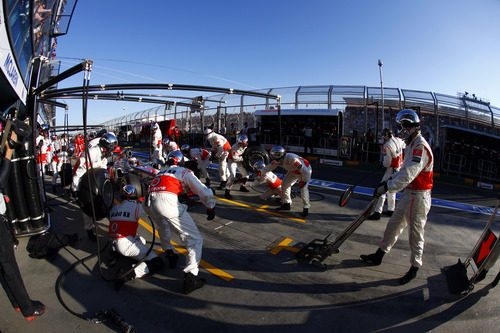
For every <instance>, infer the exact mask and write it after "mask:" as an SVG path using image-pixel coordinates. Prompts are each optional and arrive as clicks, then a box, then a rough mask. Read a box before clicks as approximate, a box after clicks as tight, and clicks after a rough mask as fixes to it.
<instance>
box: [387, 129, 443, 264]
mask: <svg viewBox="0 0 500 333" xmlns="http://www.w3.org/2000/svg"><path fill="white" fill-rule="evenodd" d="M433 165H434V156H433V155H432V150H431V147H430V146H429V144H428V143H427V141H425V139H424V137H423V136H422V135H421V134H420V133H419V134H417V135H416V136H415V138H414V139H413V140H412V141H411V142H410V144H408V145H407V146H406V149H405V152H404V160H403V166H402V167H401V170H399V171H398V172H397V173H395V174H394V175H393V176H392V179H389V180H388V181H387V189H388V191H390V192H399V191H401V190H403V189H404V193H403V196H402V197H401V199H400V201H399V202H398V204H397V205H396V209H395V210H394V214H393V215H392V217H391V218H390V220H389V222H388V223H387V227H386V229H385V232H384V238H383V239H382V241H381V243H380V249H381V250H382V251H384V252H385V253H387V252H389V251H390V250H391V248H392V246H393V245H394V244H395V243H396V241H397V240H398V237H399V235H400V234H401V233H402V232H403V230H404V229H405V227H406V226H407V225H409V229H408V232H409V242H410V250H411V255H410V263H411V265H412V266H414V267H421V266H422V255H423V252H424V227H425V223H426V221H427V213H429V210H430V208H431V189H432V184H433V179H432V177H433V171H432V168H433Z"/></svg>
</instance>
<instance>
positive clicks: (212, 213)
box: [207, 208, 215, 221]
mask: <svg viewBox="0 0 500 333" xmlns="http://www.w3.org/2000/svg"><path fill="white" fill-rule="evenodd" d="M214 218H215V208H207V220H209V221H211V220H213V219H214Z"/></svg>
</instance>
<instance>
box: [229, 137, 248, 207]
mask: <svg viewBox="0 0 500 333" xmlns="http://www.w3.org/2000/svg"><path fill="white" fill-rule="evenodd" d="M247 147H248V137H247V136H246V135H245V134H242V135H240V136H239V137H238V140H236V143H235V144H234V145H233V146H232V147H231V150H230V151H229V155H228V157H227V161H228V164H229V179H228V180H227V184H226V191H225V193H224V197H226V198H228V199H231V193H230V192H231V187H233V183H234V180H235V179H236V169H238V170H239V171H240V174H241V177H242V178H243V179H244V181H243V182H245V181H246V179H248V171H247V169H246V168H245V165H244V164H243V154H244V153H245V150H246V149H247ZM240 191H242V192H248V189H247V188H246V187H245V185H243V183H242V184H241V187H240Z"/></svg>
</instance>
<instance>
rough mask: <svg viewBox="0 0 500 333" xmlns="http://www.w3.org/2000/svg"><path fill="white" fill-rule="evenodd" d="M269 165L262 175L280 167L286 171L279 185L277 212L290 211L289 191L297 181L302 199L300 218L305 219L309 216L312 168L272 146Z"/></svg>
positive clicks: (280, 148) (296, 157)
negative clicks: (279, 199)
mask: <svg viewBox="0 0 500 333" xmlns="http://www.w3.org/2000/svg"><path fill="white" fill-rule="evenodd" d="M270 155H271V159H272V161H271V163H270V164H268V165H267V166H266V167H265V168H263V169H262V173H266V172H268V171H272V170H274V169H276V168H277V167H282V168H283V169H285V170H287V171H288V172H287V173H286V175H285V177H284V178H283V182H282V183H281V192H282V195H281V197H282V203H281V207H279V208H278V209H279V210H290V208H291V207H290V205H291V203H292V198H291V195H290V194H291V190H292V185H293V184H295V182H296V181H297V180H298V181H299V188H300V196H301V198H302V204H303V210H302V216H303V217H306V216H307V215H308V214H309V208H310V207H311V203H310V201H309V182H310V181H311V174H312V168H311V164H310V163H309V161H307V160H306V159H304V158H302V157H300V156H298V155H296V154H293V153H287V152H286V151H285V148H283V147H281V146H274V147H272V148H271V151H270Z"/></svg>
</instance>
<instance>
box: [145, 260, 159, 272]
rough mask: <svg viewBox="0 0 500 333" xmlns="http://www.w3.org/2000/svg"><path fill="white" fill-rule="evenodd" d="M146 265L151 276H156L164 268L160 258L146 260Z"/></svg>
mask: <svg viewBox="0 0 500 333" xmlns="http://www.w3.org/2000/svg"><path fill="white" fill-rule="evenodd" d="M145 263H146V266H148V270H149V274H156V273H158V272H159V271H161V269H162V268H163V260H161V258H160V257H155V258H153V259H151V260H146V261H145Z"/></svg>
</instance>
